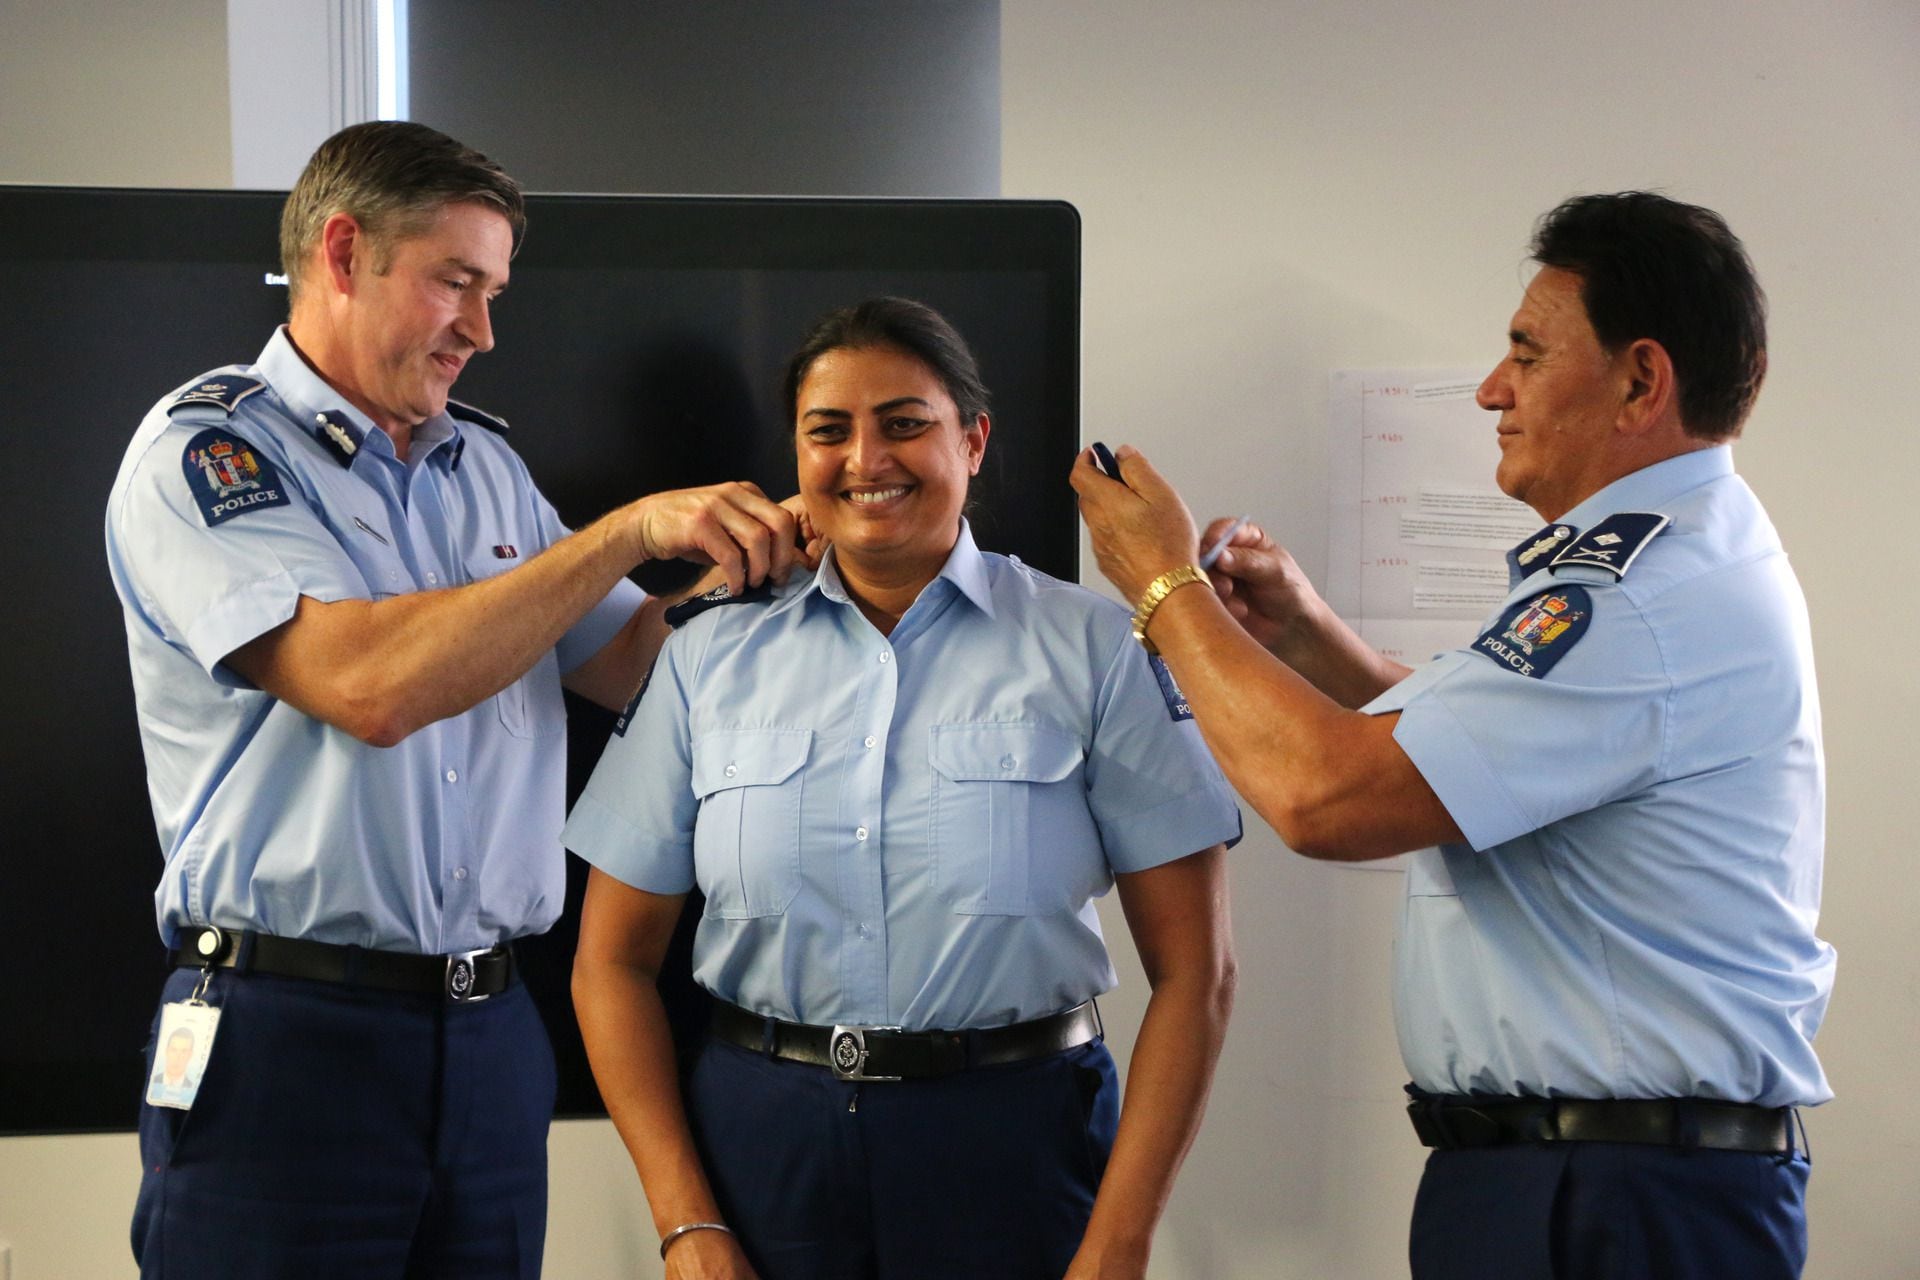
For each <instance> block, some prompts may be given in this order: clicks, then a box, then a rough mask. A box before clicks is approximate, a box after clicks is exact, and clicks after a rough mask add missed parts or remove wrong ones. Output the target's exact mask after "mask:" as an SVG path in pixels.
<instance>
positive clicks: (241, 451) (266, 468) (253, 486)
mask: <svg viewBox="0 0 1920 1280" xmlns="http://www.w3.org/2000/svg"><path fill="white" fill-rule="evenodd" d="M180 467H181V470H183V471H184V472H185V473H186V476H187V489H188V491H189V492H191V493H192V494H193V501H194V503H195V505H197V506H198V507H199V508H200V518H201V519H203V520H205V521H206V522H207V527H208V528H209V529H211V528H213V527H214V526H215V525H219V524H225V523H226V522H227V521H229V520H231V519H233V518H234V517H235V516H241V515H246V514H247V513H248V512H250V511H264V510H266V509H267V508H268V507H284V506H286V505H288V503H289V501H290V499H289V498H288V497H287V487H286V484H285V483H284V482H283V481H282V480H281V479H280V474H279V472H277V471H275V470H274V468H273V463H272V462H270V461H268V460H267V459H266V458H263V457H262V456H260V454H258V453H256V452H255V451H254V448H253V446H252V445H250V444H248V443H247V442H246V441H245V440H242V439H241V438H240V437H239V436H237V435H235V434H234V433H233V432H231V431H228V430H227V429H226V428H224V427H209V428H208V429H207V430H205V431H202V432H200V433H199V434H198V435H196V436H194V437H193V439H191V440H189V441H187V447H186V449H185V451H184V452H182V454H181V455H180Z"/></svg>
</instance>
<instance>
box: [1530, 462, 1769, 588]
mask: <svg viewBox="0 0 1920 1280" xmlns="http://www.w3.org/2000/svg"><path fill="white" fill-rule="evenodd" d="M1732 474H1733V446H1731V445H1716V446H1714V447H1713V448H1711V449H1695V450H1691V451H1689V452H1687V453H1682V454H1676V455H1675V456H1674V457H1671V458H1663V459H1661V460H1660V461H1659V462H1656V463H1654V464H1652V465H1651V466H1646V467H1642V468H1640V470H1638V471H1634V472H1631V473H1629V474H1627V475H1624V476H1621V477H1620V478H1619V479H1618V480H1615V481H1614V482H1613V483H1612V484H1610V485H1608V486H1607V487H1606V488H1604V489H1602V490H1600V491H1599V492H1598V493H1595V494H1593V495H1592V496H1590V497H1588V498H1587V500H1586V501H1584V502H1582V503H1580V504H1579V505H1578V506H1576V507H1575V508H1574V509H1573V510H1571V511H1569V512H1567V513H1566V514H1565V515H1564V516H1561V517H1560V518H1559V519H1558V520H1556V521H1554V522H1553V523H1552V524H1547V525H1542V526H1540V528H1539V529H1537V530H1535V531H1534V532H1533V533H1530V534H1528V535H1527V536H1526V537H1524V538H1522V539H1521V540H1520V541H1519V543H1518V544H1516V545H1515V546H1514V547H1512V548H1511V549H1510V550H1508V552H1507V576H1508V580H1509V581H1510V582H1512V583H1516V584H1517V583H1519V582H1520V580H1521V579H1523V578H1525V577H1527V575H1529V574H1531V573H1533V572H1535V571H1536V570H1539V569H1544V568H1546V567H1547V564H1548V562H1549V561H1551V560H1552V559H1553V557H1554V556H1555V555H1556V554H1557V553H1558V552H1559V551H1560V550H1561V549H1562V548H1563V547H1565V546H1567V545H1568V543H1569V542H1570V541H1571V540H1572V539H1574V538H1577V537H1578V536H1580V533H1581V531H1582V530H1584V529H1590V528H1592V527H1593V526H1594V525H1595V524H1597V523H1598V522H1600V521H1601V520H1604V519H1606V518H1607V517H1608V516H1610V515H1614V514H1615V513H1617V512H1621V511H1657V510H1659V509H1660V508H1661V507H1664V506H1666V505H1667V504H1668V503H1670V502H1672V501H1673V500H1674V499H1675V498H1677V497H1679V496H1680V495H1681V494H1683V493H1686V492H1687V491H1688V490H1690V489H1697V488H1699V487H1700V486H1701V485H1703V484H1706V483H1708V482H1709V481H1713V480H1718V479H1720V478H1721V477H1722V476H1730V475H1732Z"/></svg>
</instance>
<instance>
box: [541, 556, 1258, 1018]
mask: <svg viewBox="0 0 1920 1280" xmlns="http://www.w3.org/2000/svg"><path fill="white" fill-rule="evenodd" d="M1167 688H1168V689H1169V690H1171V693H1167V692H1163V689H1162V686H1161V684H1160V683H1159V681H1158V679H1157V678H1156V672H1155V668H1154V667H1153V666H1152V665H1151V664H1150V662H1149V660H1148V658H1147V655H1146V653H1145V652H1144V651H1143V650H1142V649H1141V648H1140V646H1139V645H1138V644H1136V643H1135V642H1134V640H1133V637H1132V634H1131V632H1130V630H1129V626H1128V621H1127V614H1126V611H1125V610H1123V609H1121V608H1120V607H1119V606H1118V605H1115V604H1113V603H1112V602H1110V601H1107V600H1104V599H1102V598H1101V597H1099V596H1096V595H1094V594H1093V593H1092V592H1090V591H1087V590H1085V589H1084V588H1081V587H1078V586H1074V585H1071V584H1068V583H1063V582H1059V581H1056V580H1055V579H1053V578H1050V577H1048V576H1046V575H1045V574H1042V573H1037V572H1035V571H1034V570H1033V569H1030V568H1028V567H1027V566H1025V565H1022V564H1021V563H1020V562H1019V561H1017V560H1010V559H1007V558H1005V557H1003V556H997V555H987V554H983V553H981V552H980V551H979V550H978V549H977V548H976V546H975V545H974V541H973V536H972V533H971V532H970V531H969V530H968V529H967V528H966V527H965V525H964V523H963V524H962V527H961V533H960V538H959V541H958V543H957V544H956V545H955V547H954V549H953V552H952V554H951V555H950V557H949V558H948V560H947V562H946V565H945V567H944V568H942V569H941V571H940V574H939V576H938V577H937V578H935V579H934V581H933V582H931V583H929V584H928V586H927V588H926V589H925V590H924V591H922V592H921V594H920V598H919V599H918V600H916V601H915V602H914V604H913V607H912V608H911V609H909V610H908V611H907V613H906V616H904V617H903V618H901V620H900V622H899V623H898V624H897V625H896V626H895V628H894V630H893V634H892V635H891V636H883V635H881V634H880V632H879V631H878V630H876V629H875V628H874V627H873V625H872V624H871V623H869V622H868V621H867V620H866V618H865V617H864V616H862V614H861V613H860V611H859V609H858V607H856V606H855V605H854V604H853V603H852V601H851V600H849V599H848V597H847V593H846V589H845V587H844V586H843V585H842V583H841V579H840V576H839V573H838V571H837V569H836V568H835V563H834V559H833V557H832V555H831V554H829V556H828V557H827V559H826V561H825V562H824V563H823V564H822V566H821V568H820V570H819V572H818V573H817V574H816V575H814V576H812V577H810V578H801V577H796V578H795V579H794V580H793V581H792V582H791V583H789V584H788V586H787V587H786V588H784V589H782V590H781V591H780V592H779V593H778V594H777V595H776V596H775V597H774V598H771V599H767V600H761V601H756V602H743V603H736V604H730V605H725V606H721V607H718V608H713V609H710V610H708V611H707V612H705V613H703V614H701V615H700V616H698V617H696V618H693V619H691V620H690V621H689V622H688V623H687V625H686V626H685V627H683V628H682V629H680V630H679V631H676V632H675V633H674V635H673V636H672V638H671V639H669V640H668V642H667V645H666V647H665V649H663V650H662V652H661V656H660V659H659V662H658V663H657V664H656V666H655V668H654V672H653V677H652V680H651V682H650V684H649V685H648V687H647V689H646V690H645V691H644V692H643V694H642V696H641V698H640V699H639V703H638V706H637V708H636V709H635V710H634V711H633V713H632V715H631V717H630V720H629V721H627V722H626V724H627V727H626V729H625V732H624V736H616V737H615V738H614V739H613V740H612V741H611V742H609V743H608V746H607V751H606V754H605V755H603V756H602V757H601V760H600V766H599V768H598V769H597V770H596V771H595V773H594V775H593V778H592V780H591V781H590V782H589V783H588V784H587V789H586V791H585V792H584V793H583V794H582V795H581V797H580V799H579V801H578V802H577V804H576V805H575V806H574V810H573V813H572V815H571V817H569V819H568V821H567V827H566V831H565V832H564V833H563V835H562V839H563V841H564V842H565V843H566V845H567V847H568V848H570V849H572V850H574V851H575V852H576V853H579V854H580V855H581V856H582V857H584V858H586V859H587V860H588V861H589V862H592V863H593V864H594V865H596V866H598V867H599V868H600V869H601V870H603V871H605V872H607V873H608V874H609V875H612V876H614V877H615V878H616V879H619V880H621V881H624V882H625V883H627V884H630V885H633V886H635V887H637V888H640V889H645V890H648V891H650V892H653V893H662V894H678V893H685V892H687V891H688V890H690V889H692V888H693V887H694V885H695V884H696V883H697V884H698V885H699V887H700V889H701V891H702V892H703V893H705V894H706V898H707V905H706V913H705V916H704V918H703V919H702V920H701V921H700V924H699V929H698V932H697V934H696V938H695V942H694V977H695V979H696V981H698V982H699V983H700V984H701V985H702V986H704V987H706V988H707V989H708V990H709V991H711V992H713V993H714V994H715V995H717V996H719V997H720V998H721V999H723V1000H728V1001H732V1002H733V1003H734V1004H737V1005H740V1006H742V1007H744V1008H747V1009H751V1010H753V1011H755V1012H757V1013H762V1014H771V1015H773V1016H775V1017H778V1018H784V1019H787V1020H789V1021H795V1022H808V1023H814V1024H833V1023H848V1024H863V1025H897V1026H904V1027H908V1028H911V1029H926V1028H934V1027H943V1028H959V1027H991V1026H1001V1025H1004V1024H1007V1023H1012V1022H1019V1021H1023V1020H1025V1019H1029V1018H1037V1017H1042V1016H1044V1015H1046V1014H1050V1013H1054V1012H1057V1011H1059V1010H1062V1009H1066V1008H1069V1007H1071V1006H1073V1005H1076V1004H1079V1003H1080V1002H1081V1001H1083V1000H1086V999H1088V998H1090V997H1092V996H1094V995H1097V994H1099V993H1100V992H1103V991H1106V990H1108V989H1110V988H1111V987H1112V986H1113V984H1114V973H1113V966H1112V965H1111V963H1109V961H1108V959H1107V951H1106V946H1105V943H1104V942H1103V941H1102V939H1101V935H1100V922H1099V918H1098V916H1097V914H1096V913H1095V910H1094V905H1093V900H1094V899H1095V898H1096V897H1099V896H1100V895H1102V894H1104V893H1105V892H1106V891H1107V889H1108V888H1109V887H1110V886H1111V885H1112V883H1113V876H1114V874H1115V873H1116V872H1130V871H1142V870H1145V869H1147V868H1150V867H1154V866H1158V865H1160V864H1162V863H1166V862H1170V861H1172V860H1174V859H1176V858H1180V857H1184V856H1186V855H1187V854H1190V853H1194V852H1196V851H1198V850H1201V849H1206V848H1209V847H1211V846H1213V845H1215V844H1219V843H1222V842H1229V843H1230V842H1232V841H1234V840H1237V839H1238V838H1239V835H1240V814H1239V809H1238V808H1237V807H1236V805H1235V803H1234V799H1233V793H1232V791H1231V790H1230V789H1229V788H1228V787H1227V784H1226V781H1225V779H1223V778H1222V777H1221V775H1220V771H1219V769H1218V768H1217V767H1216V766H1215V765H1214V763H1213V759H1212V757H1211V756H1210V755H1209V754H1208V753H1207V749H1206V747H1205V746H1204V745H1203V744H1202V742H1201V740H1200V735H1199V732H1198V730H1197V729H1196V728H1195V726H1194V725H1193V723H1192V721H1191V718H1190V716H1189V715H1188V713H1187V712H1186V711H1185V707H1184V703H1183V702H1182V701H1181V700H1180V698H1179V694H1178V690H1177V689H1174V688H1173V687H1172V682H1171V680H1170V679H1169V681H1168V683H1167Z"/></svg>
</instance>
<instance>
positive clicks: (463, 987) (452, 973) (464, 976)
mask: <svg viewBox="0 0 1920 1280" xmlns="http://www.w3.org/2000/svg"><path fill="white" fill-rule="evenodd" d="M493 952H494V948H492V947H482V948H480V949H479V950H478V951H456V952H454V953H453V954H452V955H450V956H448V957H447V999H449V1000H451V1001H453V1002H454V1003H455V1004H479V1003H480V1002H481V1001H482V1000H488V999H491V998H492V996H493V993H492V992H491V991H488V992H481V993H478V994H476V993H475V991H474V989H473V988H474V984H475V983H477V982H478V981H479V980H480V971H479V969H478V968H477V967H475V965H474V961H476V960H478V959H479V958H480V957H481V956H488V955H492V954H493Z"/></svg>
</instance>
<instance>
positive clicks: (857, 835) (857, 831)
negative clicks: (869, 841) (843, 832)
mask: <svg viewBox="0 0 1920 1280" xmlns="http://www.w3.org/2000/svg"><path fill="white" fill-rule="evenodd" d="M853 838H854V839H855V840H865V839H866V838H867V829H866V828H865V827H855V828H854V829H853Z"/></svg>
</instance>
